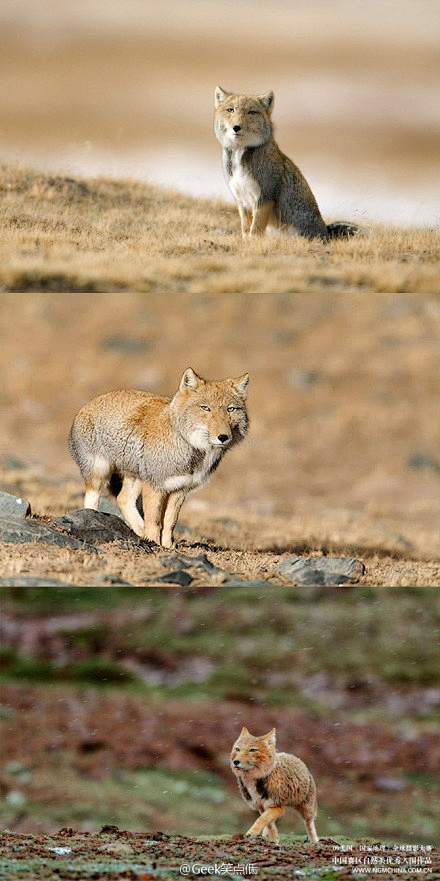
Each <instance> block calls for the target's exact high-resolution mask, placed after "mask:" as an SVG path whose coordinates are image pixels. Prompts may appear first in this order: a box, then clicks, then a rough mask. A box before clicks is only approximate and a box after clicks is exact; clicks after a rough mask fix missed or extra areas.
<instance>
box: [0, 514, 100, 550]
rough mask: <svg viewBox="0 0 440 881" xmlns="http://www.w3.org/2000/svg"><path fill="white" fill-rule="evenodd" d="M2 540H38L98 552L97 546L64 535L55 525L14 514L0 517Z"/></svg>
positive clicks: (18, 541) (11, 542)
mask: <svg viewBox="0 0 440 881" xmlns="http://www.w3.org/2000/svg"><path fill="white" fill-rule="evenodd" d="M0 541H5V542H8V543H9V544H26V543H32V542H38V544H47V545H57V546H58V547H61V548H72V550H77V549H80V550H86V551H91V552H92V553H94V554H95V553H97V551H96V548H94V547H92V546H91V545H88V544H86V543H85V542H83V541H78V540H77V539H76V538H70V536H68V535H63V534H62V533H61V532H58V530H56V529H54V528H53V526H48V524H47V523H40V521H39V520H31V519H30V518H28V517H27V518H26V519H25V518H23V517H12V515H9V516H5V517H0Z"/></svg>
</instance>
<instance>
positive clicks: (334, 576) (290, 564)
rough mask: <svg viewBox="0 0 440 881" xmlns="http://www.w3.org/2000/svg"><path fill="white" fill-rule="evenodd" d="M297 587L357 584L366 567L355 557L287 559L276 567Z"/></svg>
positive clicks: (277, 570)
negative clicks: (302, 585)
mask: <svg viewBox="0 0 440 881" xmlns="http://www.w3.org/2000/svg"><path fill="white" fill-rule="evenodd" d="M275 571H276V572H280V574H282V575H286V576H287V577H288V578H289V579H290V581H291V583H292V584H295V585H301V584H305V585H321V584H322V585H325V586H326V587H337V586H338V585H340V584H356V583H357V582H358V581H359V578H360V577H361V576H362V575H363V574H364V573H365V566H364V564H363V563H362V562H361V561H360V560H356V559H355V558H354V557H287V558H286V559H285V560H282V562H281V563H279V565H278V566H277V567H276V570H275Z"/></svg>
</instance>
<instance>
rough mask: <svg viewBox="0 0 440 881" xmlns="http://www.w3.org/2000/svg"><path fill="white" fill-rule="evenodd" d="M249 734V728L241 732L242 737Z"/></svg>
mask: <svg viewBox="0 0 440 881" xmlns="http://www.w3.org/2000/svg"><path fill="white" fill-rule="evenodd" d="M248 734H249V731H248V730H247V728H242V729H241V731H240V737H246V736H247V735H248Z"/></svg>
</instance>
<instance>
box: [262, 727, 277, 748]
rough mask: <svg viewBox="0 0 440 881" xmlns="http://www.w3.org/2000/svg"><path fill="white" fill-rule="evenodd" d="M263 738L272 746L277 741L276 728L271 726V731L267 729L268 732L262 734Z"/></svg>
mask: <svg viewBox="0 0 440 881" xmlns="http://www.w3.org/2000/svg"><path fill="white" fill-rule="evenodd" d="M264 739H265V740H267V742H268V743H270V744H271V745H272V746H275V744H276V742H277V732H276V728H272V731H269V734H265V735H264Z"/></svg>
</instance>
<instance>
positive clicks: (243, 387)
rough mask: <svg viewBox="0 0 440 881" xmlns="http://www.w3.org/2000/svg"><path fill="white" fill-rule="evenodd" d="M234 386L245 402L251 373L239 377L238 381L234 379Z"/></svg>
mask: <svg viewBox="0 0 440 881" xmlns="http://www.w3.org/2000/svg"><path fill="white" fill-rule="evenodd" d="M232 384H233V386H234V388H235V390H236V391H237V392H238V394H239V395H240V397H242V398H243V400H246V398H247V391H248V385H249V373H243V376H239V377H238V379H233V380H232Z"/></svg>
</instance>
